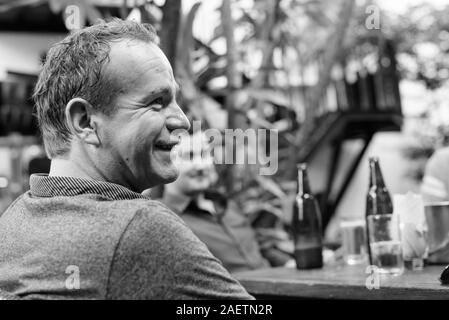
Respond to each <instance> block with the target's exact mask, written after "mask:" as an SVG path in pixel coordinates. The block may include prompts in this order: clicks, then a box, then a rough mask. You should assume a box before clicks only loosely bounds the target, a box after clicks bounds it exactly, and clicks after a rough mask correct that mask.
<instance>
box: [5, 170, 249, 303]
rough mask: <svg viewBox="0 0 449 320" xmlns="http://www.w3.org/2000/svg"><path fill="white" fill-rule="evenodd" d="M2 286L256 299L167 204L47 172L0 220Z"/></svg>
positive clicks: (28, 292)
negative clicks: (51, 175) (50, 174)
mask: <svg viewBox="0 0 449 320" xmlns="http://www.w3.org/2000/svg"><path fill="white" fill-rule="evenodd" d="M0 289H3V290H5V291H8V292H11V293H13V294H16V295H18V296H20V297H24V298H30V299H251V298H252V297H251V296H250V295H248V293H247V292H246V291H245V289H244V288H243V287H242V286H241V285H240V284H239V283H238V282H237V281H236V280H234V279H233V278H232V277H231V276H230V275H229V273H228V272H227V271H226V270H225V269H224V268H223V266H222V265H221V263H220V262H219V261H218V260H217V259H216V258H215V257H214V256H213V255H212V254H211V253H210V252H209V251H208V249H207V247H206V246H205V245H204V244H203V243H202V242H201V241H200V240H199V239H198V238H197V237H196V236H195V235H194V234H193V233H192V232H191V230H190V229H189V228H188V227H187V226H186V225H185V223H184V222H183V221H182V220H181V219H180V218H179V217H178V216H177V215H176V214H174V213H172V212H171V211H170V210H169V209H168V208H167V207H165V206H164V205H163V204H161V203H159V202H156V201H152V200H150V199H147V198H145V197H143V196H142V195H140V194H138V193H134V192H132V191H131V190H129V189H126V188H124V187H122V186H119V185H116V184H112V183H106V182H99V181H93V180H85V179H77V178H67V177H49V176H44V175H33V176H32V177H31V178H30V191H28V192H26V193H25V194H23V195H22V196H21V197H19V198H18V199H17V200H16V201H15V202H14V203H13V204H12V205H11V206H10V207H9V209H7V211H6V212H5V213H4V214H3V215H2V216H1V218H0Z"/></svg>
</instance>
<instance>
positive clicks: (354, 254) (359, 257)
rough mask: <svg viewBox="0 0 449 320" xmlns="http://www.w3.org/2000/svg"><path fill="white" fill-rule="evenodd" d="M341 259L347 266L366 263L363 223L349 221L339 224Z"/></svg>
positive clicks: (360, 221) (362, 221)
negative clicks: (342, 258)
mask: <svg viewBox="0 0 449 320" xmlns="http://www.w3.org/2000/svg"><path fill="white" fill-rule="evenodd" d="M340 232H341V246H342V251H343V257H344V260H345V262H346V264H348V265H356V264H360V263H364V262H365V261H366V240H365V221H364V220H351V221H342V222H340Z"/></svg>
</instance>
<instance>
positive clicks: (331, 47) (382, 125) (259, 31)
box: [0, 0, 449, 241]
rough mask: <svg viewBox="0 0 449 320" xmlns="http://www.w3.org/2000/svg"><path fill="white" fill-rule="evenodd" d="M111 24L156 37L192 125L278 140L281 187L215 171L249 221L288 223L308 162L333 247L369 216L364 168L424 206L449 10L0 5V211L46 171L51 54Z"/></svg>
mask: <svg viewBox="0 0 449 320" xmlns="http://www.w3.org/2000/svg"><path fill="white" fill-rule="evenodd" d="M111 17H120V18H122V19H134V20H137V21H141V22H149V23H151V24H153V25H154V26H156V28H157V30H158V33H159V36H160V39H161V47H162V48H163V50H164V51H165V53H166V55H167V56H168V58H169V60H170V61H171V63H172V65H173V68H174V72H175V76H176V78H177V80H178V82H179V83H180V84H181V88H182V90H181V93H180V97H179V102H180V105H181V106H182V107H183V109H184V111H185V112H186V113H187V114H188V116H189V117H190V118H191V119H196V120H202V121H203V123H204V124H205V127H209V128H216V129H219V130H224V129H225V128H242V129H247V128H255V129H257V128H266V129H277V130H278V132H279V150H278V156H279V170H278V171H277V173H276V174H275V175H273V176H260V175H258V168H257V165H232V166H226V167H223V168H222V169H221V171H220V172H221V173H222V174H224V173H226V175H225V177H226V179H220V182H221V183H222V186H221V187H222V188H223V189H224V190H226V194H227V195H228V196H229V197H232V198H234V199H235V200H236V201H237V202H238V203H239V204H240V206H241V207H242V210H243V211H244V212H245V214H247V215H249V216H251V215H254V214H256V213H260V212H261V211H265V212H270V213H272V214H274V215H275V216H278V217H281V219H284V220H285V221H288V220H289V210H290V209H289V205H288V204H289V203H290V202H289V199H291V197H292V195H294V192H295V178H296V172H295V169H296V163H298V162H308V163H309V175H310V181H311V187H312V190H313V192H314V193H315V195H316V196H317V197H318V199H319V202H320V206H321V210H322V215H323V222H324V226H323V227H324V230H325V234H326V238H327V239H328V241H333V240H335V238H336V236H337V231H336V230H337V227H336V226H337V221H339V220H340V219H345V218H354V217H360V218H361V217H363V216H364V212H365V197H366V192H367V189H368V162H367V158H368V157H369V156H371V155H377V156H379V158H380V162H381V166H382V170H383V173H384V177H385V180H386V184H387V187H388V188H389V190H390V192H391V193H406V192H408V191H412V192H416V193H418V192H419V186H420V183H421V179H422V176H423V169H424V166H425V164H426V161H427V160H428V158H429V157H430V156H431V155H432V153H433V152H434V151H435V150H436V149H438V148H440V147H442V146H444V145H446V144H447V143H448V142H449V140H448V139H449V88H448V85H449V83H448V79H449V19H448V17H449V0H427V1H425V0H413V1H412V0H409V1H406V0H402V1H387V0H377V1H374V0H373V1H367V0H357V1H355V0H337V1H335V0H334V1H330V0H329V1H325V0H207V1H197V0H182V1H181V0H179V1H177V0H165V1H164V0H158V1H156V0H154V1H152V0H147V1H144V0H141V1H139V0H60V1H56V0H14V1H13V0H0V212H2V211H3V210H4V209H5V208H6V207H7V206H8V205H9V204H10V203H11V201H12V200H13V199H14V198H15V197H17V196H18V195H19V194H21V193H22V192H24V191H25V190H27V188H28V178H29V175H30V174H31V173H36V172H48V169H49V161H48V159H46V156H45V153H44V151H43V148H42V146H41V141H40V136H39V132H38V130H37V126H36V119H35V117H34V112H33V103H32V101H31V99H30V97H31V94H32V90H33V85H34V83H35V81H36V79H37V76H38V74H39V70H40V66H41V63H42V61H43V60H44V59H45V55H46V52H47V50H48V49H49V47H50V46H51V45H52V44H53V43H55V42H57V41H59V40H61V39H62V38H63V37H65V36H66V35H67V34H68V33H69V32H71V31H72V30H76V29H78V28H81V27H83V26H88V25H91V24H94V23H95V21H97V20H98V19H100V18H101V19H109V18H111ZM237 147H238V148H239V147H241V148H243V147H244V146H237Z"/></svg>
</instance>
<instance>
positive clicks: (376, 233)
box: [368, 214, 404, 275]
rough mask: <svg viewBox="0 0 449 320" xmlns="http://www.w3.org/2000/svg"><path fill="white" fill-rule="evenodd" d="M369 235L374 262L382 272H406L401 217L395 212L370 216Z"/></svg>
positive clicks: (396, 273) (395, 273) (394, 273)
mask: <svg viewBox="0 0 449 320" xmlns="http://www.w3.org/2000/svg"><path fill="white" fill-rule="evenodd" d="M368 236H369V243H370V248H371V257H372V263H373V264H374V265H375V266H377V267H378V268H379V270H378V271H379V272H380V273H388V274H393V275H400V274H402V273H403V272H404V260H403V258H402V245H401V237H400V231H399V218H398V216H397V215H393V214H376V215H370V216H368Z"/></svg>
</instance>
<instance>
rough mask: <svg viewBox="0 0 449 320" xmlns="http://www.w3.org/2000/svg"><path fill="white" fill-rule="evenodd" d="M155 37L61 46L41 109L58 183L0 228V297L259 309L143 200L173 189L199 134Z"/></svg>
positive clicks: (46, 73)
mask: <svg viewBox="0 0 449 320" xmlns="http://www.w3.org/2000/svg"><path fill="white" fill-rule="evenodd" d="M157 42H158V39H157V35H156V33H155V31H154V29H153V27H152V26H150V25H147V24H140V23H137V22H134V21H122V20H119V19H114V20H112V21H111V22H108V23H105V22H100V23H99V24H96V25H93V26H91V27H88V28H85V29H81V30H78V31H76V32H73V33H71V34H70V35H69V36H67V37H66V38H65V39H64V40H62V41H61V42H59V43H57V44H55V45H54V46H53V47H52V48H51V49H50V51H49V53H48V55H47V59H46V62H45V64H44V66H43V69H42V71H41V73H40V75H39V79H38V82H37V85H36V88H35V93H34V99H35V103H36V108H37V116H38V120H39V126H40V129H41V131H42V135H43V140H44V144H45V150H46V153H47V155H48V157H49V158H50V159H51V167H50V173H49V175H39V174H34V175H32V176H31V177H30V190H29V191H28V192H26V193H25V194H23V195H22V196H20V197H19V198H18V199H17V200H16V201H15V202H14V203H13V204H12V205H11V206H10V207H9V209H7V211H6V212H5V213H4V214H3V215H2V216H1V218H0V289H1V290H3V291H6V292H9V293H12V294H14V295H16V296H19V297H23V298H27V299H192V298H207V299H213V298H217V299H251V298H252V297H251V296H250V295H249V294H248V293H247V292H246V290H245V289H244V288H243V287H242V286H241V285H240V284H239V283H238V282H237V281H236V280H235V279H234V278H233V277H231V275H230V274H229V272H228V271H227V270H225V269H224V268H223V266H222V265H221V263H220V262H219V261H218V260H217V259H216V258H215V257H214V256H212V255H211V254H210V252H209V251H208V250H207V247H206V246H205V245H204V244H203V243H202V242H201V241H200V240H199V239H198V238H197V237H196V236H195V235H194V234H193V233H192V231H191V230H190V229H189V228H188V227H187V226H186V225H185V224H184V223H183V221H182V220H181V219H180V218H179V217H178V216H177V215H176V214H175V213H173V212H171V211H170V210H169V209H168V208H167V207H165V206H164V205H162V204H161V203H160V202H157V201H152V200H150V199H149V198H147V197H145V196H143V195H142V194H141V193H142V191H144V190H145V189H147V188H152V187H154V186H157V185H160V184H164V183H168V182H171V181H174V180H175V179H176V178H177V176H178V171H177V169H176V167H175V165H174V164H173V163H172V161H171V150H172V148H173V147H174V146H175V145H176V144H177V143H178V140H177V137H176V135H174V134H172V133H173V132H174V131H175V130H187V129H188V128H189V123H188V120H187V118H186V117H185V115H184V113H183V112H182V110H181V109H180V107H179V106H178V104H177V102H176V99H175V97H176V93H177V90H178V89H177V88H178V86H177V84H176V82H175V79H174V76H173V71H172V68H171V66H170V63H169V61H168V60H167V58H166V56H165V55H164V53H163V52H162V51H161V49H160V48H159V47H158V45H157Z"/></svg>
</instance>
